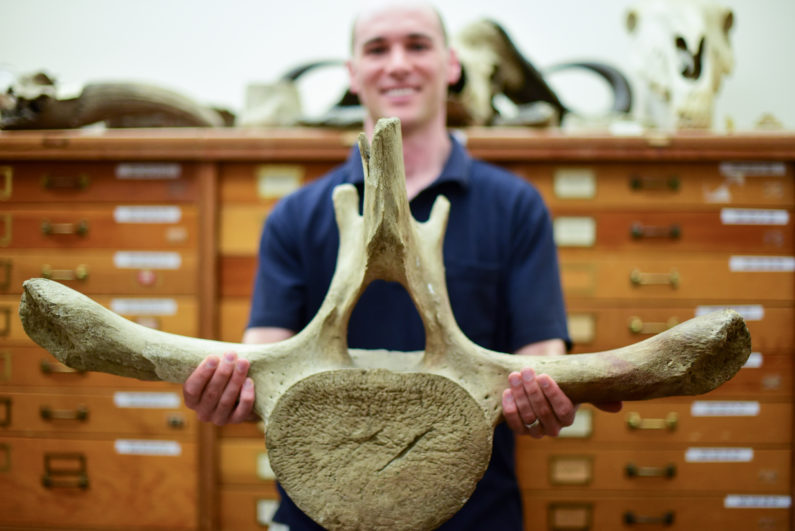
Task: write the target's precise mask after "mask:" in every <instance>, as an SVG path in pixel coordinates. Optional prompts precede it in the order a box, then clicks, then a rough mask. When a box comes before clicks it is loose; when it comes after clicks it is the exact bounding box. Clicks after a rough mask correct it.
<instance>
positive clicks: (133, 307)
mask: <svg viewBox="0 0 795 531" xmlns="http://www.w3.org/2000/svg"><path fill="white" fill-rule="evenodd" d="M110 309H111V310H113V311H114V312H116V313H120V314H122V315H176V314H177V301H175V300H174V299H113V300H111V301H110Z"/></svg>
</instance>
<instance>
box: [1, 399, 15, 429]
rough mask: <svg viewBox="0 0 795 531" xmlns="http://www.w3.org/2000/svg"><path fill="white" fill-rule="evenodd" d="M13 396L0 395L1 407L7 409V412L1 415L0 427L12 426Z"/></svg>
mask: <svg viewBox="0 0 795 531" xmlns="http://www.w3.org/2000/svg"><path fill="white" fill-rule="evenodd" d="M11 403H12V400H11V397H8V396H0V407H3V408H4V409H5V414H4V415H0V428H5V427H6V426H11Z"/></svg>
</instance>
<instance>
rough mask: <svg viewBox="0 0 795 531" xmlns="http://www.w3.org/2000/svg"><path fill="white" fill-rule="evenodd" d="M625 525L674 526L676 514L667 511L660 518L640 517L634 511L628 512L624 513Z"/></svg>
mask: <svg viewBox="0 0 795 531" xmlns="http://www.w3.org/2000/svg"><path fill="white" fill-rule="evenodd" d="M624 523H625V524H627V525H635V524H659V525H663V526H669V525H673V524H674V512H673V511H666V512H664V513H663V514H661V515H660V516H640V515H637V514H635V513H634V512H632V511H627V512H625V513H624Z"/></svg>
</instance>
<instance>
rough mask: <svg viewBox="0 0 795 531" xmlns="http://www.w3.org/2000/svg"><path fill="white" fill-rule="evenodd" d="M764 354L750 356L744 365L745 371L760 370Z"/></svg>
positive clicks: (755, 353) (753, 353)
mask: <svg viewBox="0 0 795 531" xmlns="http://www.w3.org/2000/svg"><path fill="white" fill-rule="evenodd" d="M762 361H763V360H762V353H761V352H751V355H750V356H748V360H747V361H746V362H745V365H743V369H758V368H760V367H761V366H762Z"/></svg>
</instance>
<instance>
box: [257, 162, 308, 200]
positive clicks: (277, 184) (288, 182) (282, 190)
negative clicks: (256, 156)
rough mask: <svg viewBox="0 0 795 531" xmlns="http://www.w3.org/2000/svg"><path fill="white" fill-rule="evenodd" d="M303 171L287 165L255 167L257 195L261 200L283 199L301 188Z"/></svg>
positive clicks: (295, 166) (299, 167) (297, 167)
mask: <svg viewBox="0 0 795 531" xmlns="http://www.w3.org/2000/svg"><path fill="white" fill-rule="evenodd" d="M303 178H304V169H303V168H302V167H301V166H297V165H289V164H263V165H260V166H258V167H257V195H258V196H259V197H260V198H262V199H272V198H279V197H284V196H285V195H287V194H289V193H291V192H293V191H295V190H297V189H298V188H300V187H301V183H302V181H303Z"/></svg>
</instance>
